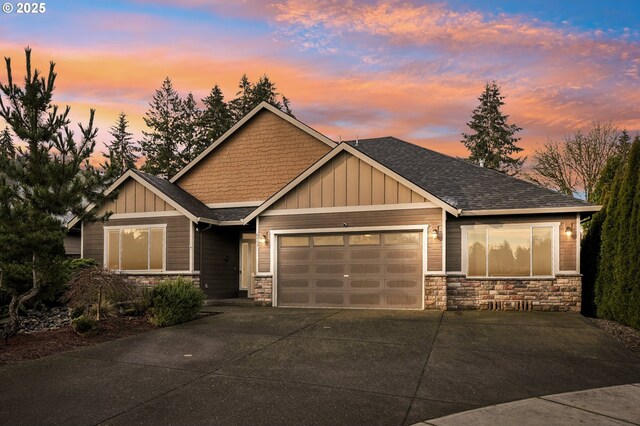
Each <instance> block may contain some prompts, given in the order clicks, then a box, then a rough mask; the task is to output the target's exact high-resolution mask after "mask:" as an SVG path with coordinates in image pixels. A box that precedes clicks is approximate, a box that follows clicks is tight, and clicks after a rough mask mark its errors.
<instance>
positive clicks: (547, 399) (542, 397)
mask: <svg viewBox="0 0 640 426" xmlns="http://www.w3.org/2000/svg"><path fill="white" fill-rule="evenodd" d="M561 395H562V394H561ZM551 396H553V395H545V396H539V397H538V398H537V399H540V400H543V401H546V402H553V403H554V404H558V405H562V406H564V407H567V408H573V409H576V410H581V411H585V412H587V413H589V414H594V415H596V416H601V417H607V418H609V419H612V420H616V421H619V422H624V423H628V424H630V425H637V424H638V423H631V422H629V421H627V420H624V419H621V418H619V417H613V416H611V415H609V414H603V413H599V412H597V411H593V410H588V409H586V408H582V407H576V406H575V405H571V404H565V403H564V402H560V401H555V400H553V399H549V398H550V397H551Z"/></svg>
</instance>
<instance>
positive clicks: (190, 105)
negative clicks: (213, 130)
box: [177, 93, 206, 170]
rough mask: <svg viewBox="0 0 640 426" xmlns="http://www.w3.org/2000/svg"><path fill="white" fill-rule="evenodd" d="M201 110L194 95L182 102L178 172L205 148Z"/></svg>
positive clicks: (189, 95) (179, 124)
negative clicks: (201, 126)
mask: <svg viewBox="0 0 640 426" xmlns="http://www.w3.org/2000/svg"><path fill="white" fill-rule="evenodd" d="M200 114H201V112H200V109H198V105H197V103H196V100H195V99H194V97H193V94H192V93H189V94H188V95H187V98H186V99H184V100H183V101H181V102H180V120H179V123H178V150H179V151H178V153H177V154H178V157H179V159H180V162H181V165H180V167H179V169H178V170H180V169H181V168H182V167H184V166H186V165H187V164H188V163H189V162H190V161H191V160H193V159H194V158H196V157H197V156H198V154H200V152H201V151H202V150H203V149H204V148H206V146H205V147H203V145H204V143H203V142H202V140H203V138H202V129H201V128H200V126H199V123H200Z"/></svg>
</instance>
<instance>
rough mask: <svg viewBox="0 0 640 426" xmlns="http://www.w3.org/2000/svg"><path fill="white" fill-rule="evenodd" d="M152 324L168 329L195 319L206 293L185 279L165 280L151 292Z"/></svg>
mask: <svg viewBox="0 0 640 426" xmlns="http://www.w3.org/2000/svg"><path fill="white" fill-rule="evenodd" d="M150 299H151V300H150V306H151V313H152V316H151V319H150V321H151V323H153V324H155V325H157V326H159V327H167V326H171V325H175V324H180V323H182V322H186V321H190V320H192V319H194V318H195V317H196V316H197V315H198V312H199V311H200V308H202V304H203V303H204V293H203V292H202V290H200V289H199V288H197V287H196V286H194V285H193V283H192V282H191V281H189V280H186V279H184V278H181V277H178V278H174V279H169V280H164V281H162V282H161V283H160V284H158V285H157V286H156V287H154V288H153V289H152V290H151V297H150Z"/></svg>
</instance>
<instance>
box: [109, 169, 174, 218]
mask: <svg viewBox="0 0 640 426" xmlns="http://www.w3.org/2000/svg"><path fill="white" fill-rule="evenodd" d="M117 191H118V195H117V198H116V199H115V200H111V201H108V202H106V203H105V204H104V205H103V206H102V207H101V208H99V209H98V214H104V213H105V212H108V211H110V212H112V213H114V214H122V213H147V212H163V211H175V210H176V209H175V208H173V206H171V205H170V204H168V203H167V202H166V201H164V200H163V199H162V198H161V197H158V196H157V195H156V194H154V193H153V191H151V190H150V189H149V188H147V187H145V186H144V185H142V184H141V183H140V182H137V181H136V180H135V179H131V178H129V179H127V180H126V181H125V182H123V183H122V184H121V185H120V186H119V187H118V189H117Z"/></svg>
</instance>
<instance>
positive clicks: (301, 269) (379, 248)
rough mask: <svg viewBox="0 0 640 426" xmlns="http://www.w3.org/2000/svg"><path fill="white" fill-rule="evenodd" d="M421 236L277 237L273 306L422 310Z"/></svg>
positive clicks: (416, 233) (389, 233)
mask: <svg viewBox="0 0 640 426" xmlns="http://www.w3.org/2000/svg"><path fill="white" fill-rule="evenodd" d="M423 244H424V243H423V232H422V231H420V230H402V231H385V232H350V233H316V234H283V235H279V236H278V238H277V250H278V253H277V279H276V298H277V305H278V306H289V307H294V306H295V307H341V308H393V309H422V308H423V299H424V297H423V247H424V245H423Z"/></svg>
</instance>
